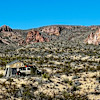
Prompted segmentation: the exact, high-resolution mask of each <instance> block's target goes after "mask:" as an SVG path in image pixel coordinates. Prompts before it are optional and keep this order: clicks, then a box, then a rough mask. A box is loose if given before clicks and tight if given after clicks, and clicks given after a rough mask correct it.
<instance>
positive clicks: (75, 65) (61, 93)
mask: <svg viewBox="0 0 100 100" xmlns="http://www.w3.org/2000/svg"><path fill="white" fill-rule="evenodd" d="M99 28H100V26H88V27H87V26H68V25H52V26H44V27H40V28H33V29H29V30H17V29H11V28H10V27H7V26H2V27H1V28H0V77H1V78H0V87H1V88H0V99H3V100H6V99H7V100H14V99H15V100H18V99H19V100H99V99H100V55H99V54H100V46H99V45H97V44H96V43H98V44H99ZM91 34H92V35H91ZM95 34H98V35H96V36H97V38H96V39H94V38H95ZM94 40H95V41H94ZM89 41H91V42H89ZM16 59H17V60H19V61H21V62H23V63H24V64H26V65H35V66H36V67H37V69H39V70H41V72H42V74H41V75H34V76H32V77H31V76H26V77H10V78H4V77H3V73H4V69H5V66H6V64H7V63H9V62H11V61H14V60H16Z"/></svg>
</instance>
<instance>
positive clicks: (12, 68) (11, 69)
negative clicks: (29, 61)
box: [5, 60, 25, 77]
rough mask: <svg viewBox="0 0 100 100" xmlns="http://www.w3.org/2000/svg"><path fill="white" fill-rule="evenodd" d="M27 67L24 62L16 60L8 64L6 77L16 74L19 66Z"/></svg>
mask: <svg viewBox="0 0 100 100" xmlns="http://www.w3.org/2000/svg"><path fill="white" fill-rule="evenodd" d="M22 67H25V66H24V64H23V62H21V61H19V60H14V61H12V62H10V63H8V64H7V65H6V70H5V77H10V76H15V75H16V73H17V70H18V69H19V68H22Z"/></svg>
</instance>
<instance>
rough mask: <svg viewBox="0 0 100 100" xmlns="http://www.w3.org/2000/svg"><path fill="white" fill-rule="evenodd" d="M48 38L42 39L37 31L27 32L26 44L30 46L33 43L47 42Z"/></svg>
mask: <svg viewBox="0 0 100 100" xmlns="http://www.w3.org/2000/svg"><path fill="white" fill-rule="evenodd" d="M48 41H49V39H48V38H44V37H43V36H42V35H41V34H40V33H39V31H35V30H32V31H29V32H28V34H27V37H26V44H32V43H35V42H48Z"/></svg>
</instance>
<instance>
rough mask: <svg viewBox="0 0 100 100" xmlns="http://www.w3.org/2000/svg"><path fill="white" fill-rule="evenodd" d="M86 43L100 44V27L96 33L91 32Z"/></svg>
mask: <svg viewBox="0 0 100 100" xmlns="http://www.w3.org/2000/svg"><path fill="white" fill-rule="evenodd" d="M84 43H87V44H94V45H99V44H100V29H98V30H97V31H96V32H95V33H91V34H90V35H89V36H88V37H87V38H86V39H85V40H84Z"/></svg>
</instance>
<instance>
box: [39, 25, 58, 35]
mask: <svg viewBox="0 0 100 100" xmlns="http://www.w3.org/2000/svg"><path fill="white" fill-rule="evenodd" d="M40 32H44V33H48V34H49V35H57V36H58V35H59V34H60V28H59V27H57V26H47V27H42V28H40Z"/></svg>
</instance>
